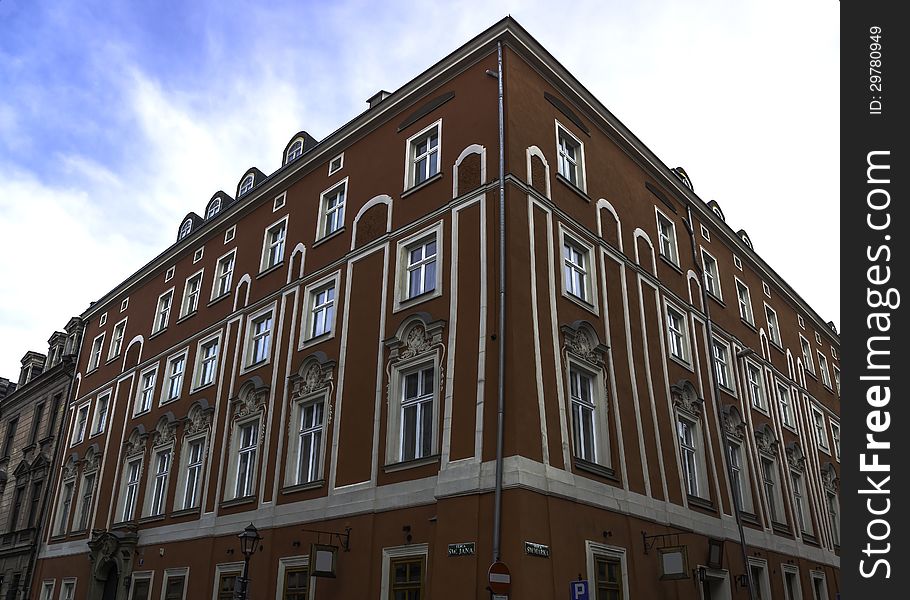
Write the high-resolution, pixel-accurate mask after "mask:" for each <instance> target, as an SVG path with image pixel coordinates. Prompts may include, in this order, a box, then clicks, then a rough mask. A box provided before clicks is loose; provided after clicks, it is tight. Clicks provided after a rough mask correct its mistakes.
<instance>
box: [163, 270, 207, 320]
mask: <svg viewBox="0 0 910 600" xmlns="http://www.w3.org/2000/svg"><path fill="white" fill-rule="evenodd" d="M196 277H199V288H198V289H197V290H196V307H195V308H194V309H193V310H186V308H187V306H186V301H187V293H188V292H189V290H190V287H189V286H190V280H191V279H195V278H196ZM204 282H205V269H199V270H198V271H196V272H195V273H193V274H192V275H190V276H189V277H187V278H186V280H185V281H184V282H183V297H182V299H181V300H180V316H179V317H178V320H180V319H183V318H186V317H188V316H190V315H193V314H195V313H196V311H198V310H199V304H200V303H201V302H202V284H203V283H204ZM171 308H173V300H172V301H171Z"/></svg>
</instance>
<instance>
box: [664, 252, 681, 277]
mask: <svg viewBox="0 0 910 600" xmlns="http://www.w3.org/2000/svg"><path fill="white" fill-rule="evenodd" d="M658 256H659V257H660V260H661V261H663V263H664V264H665V265H667V266H668V267H670V268H671V269H673V270H674V271H676V272H677V273H679V274H680V275H685V273H683V270H682V269H681V268H680V266H679V265H678V264H677V263H675V262H673V261H672V260H670V259H669V258H667V257H666V256H664V255H663V254H658Z"/></svg>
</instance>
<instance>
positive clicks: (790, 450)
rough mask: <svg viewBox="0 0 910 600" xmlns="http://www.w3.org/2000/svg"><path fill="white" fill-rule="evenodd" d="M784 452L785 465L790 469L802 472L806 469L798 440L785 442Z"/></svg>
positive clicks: (804, 458)
mask: <svg viewBox="0 0 910 600" xmlns="http://www.w3.org/2000/svg"><path fill="white" fill-rule="evenodd" d="M786 454H787V466H789V467H790V469H791V470H793V471H799V472H800V473H802V472H803V471H804V470H805V469H806V457H805V455H804V454H803V449H802V448H800V446H799V443H798V442H790V443H789V444H787V450H786Z"/></svg>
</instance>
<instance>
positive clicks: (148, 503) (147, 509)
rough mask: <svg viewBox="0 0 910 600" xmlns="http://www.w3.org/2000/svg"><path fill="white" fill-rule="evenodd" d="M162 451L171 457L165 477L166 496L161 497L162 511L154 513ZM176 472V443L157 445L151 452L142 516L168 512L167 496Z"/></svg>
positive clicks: (160, 514)
mask: <svg viewBox="0 0 910 600" xmlns="http://www.w3.org/2000/svg"><path fill="white" fill-rule="evenodd" d="M161 452H168V453H169V454H170V457H169V458H168V465H167V475H166V476H165V478H164V497H163V498H162V499H161V512H160V513H155V514H152V508H153V507H152V505H153V503H154V501H155V479H157V476H158V461H157V458H158V454H159V453H161ZM173 474H174V443H173V442H170V443H167V444H162V445H160V446H155V447H154V448H152V450H151V452H149V468H148V473H146V478H147V480H146V482H145V500H144V502H143V503H142V516H143V517H160V516H164V515H166V514H167V507H168V503H167V497H168V492H169V491H170V488H171V478H172V476H173ZM139 481H140V482H141V481H142V478H141V477H140V478H139Z"/></svg>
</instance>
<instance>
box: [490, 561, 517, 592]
mask: <svg viewBox="0 0 910 600" xmlns="http://www.w3.org/2000/svg"><path fill="white" fill-rule="evenodd" d="M511 587H512V574H511V573H510V572H509V567H507V566H506V563H504V562H494V563H493V564H492V565H490V589H491V590H492V591H493V593H494V594H508V593H509V591H510V588H511Z"/></svg>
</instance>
